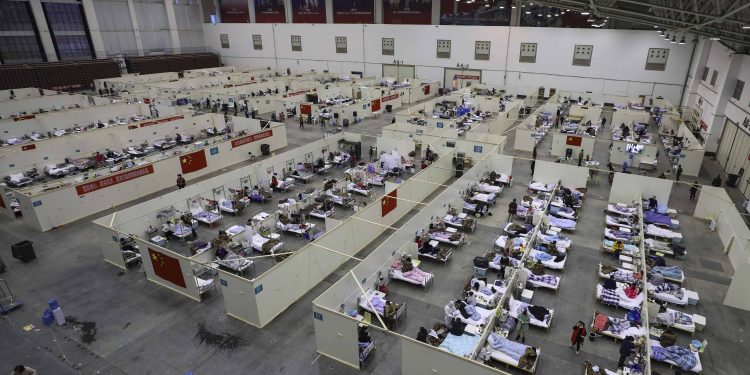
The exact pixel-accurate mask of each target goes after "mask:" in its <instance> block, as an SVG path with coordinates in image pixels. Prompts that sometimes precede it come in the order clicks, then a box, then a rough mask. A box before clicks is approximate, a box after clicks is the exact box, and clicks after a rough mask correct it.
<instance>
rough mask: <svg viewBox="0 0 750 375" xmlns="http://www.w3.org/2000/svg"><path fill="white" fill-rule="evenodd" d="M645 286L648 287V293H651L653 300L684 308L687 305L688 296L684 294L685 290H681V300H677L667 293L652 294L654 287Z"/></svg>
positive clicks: (650, 285) (651, 285)
mask: <svg viewBox="0 0 750 375" xmlns="http://www.w3.org/2000/svg"><path fill="white" fill-rule="evenodd" d="M647 285H648V290H649V293H652V294H653V296H654V298H656V299H658V300H660V301H664V302H668V303H672V304H675V305H681V306H685V305H687V304H688V296H687V293H685V288H682V292H683V293H682V299H679V298H677V297H676V296H674V295H672V294H669V293H656V292H654V288H655V286H654V285H653V284H651V283H648V284H647Z"/></svg>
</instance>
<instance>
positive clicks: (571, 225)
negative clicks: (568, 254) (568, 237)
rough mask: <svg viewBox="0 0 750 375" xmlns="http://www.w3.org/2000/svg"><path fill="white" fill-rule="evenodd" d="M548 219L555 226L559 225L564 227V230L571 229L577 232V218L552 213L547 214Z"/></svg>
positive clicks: (561, 227)
mask: <svg viewBox="0 0 750 375" xmlns="http://www.w3.org/2000/svg"><path fill="white" fill-rule="evenodd" d="M547 219H549V223H550V225H552V226H553V227H558V228H560V229H564V230H567V231H571V232H575V230H576V224H577V222H576V221H575V220H571V219H565V218H561V217H555V216H552V215H547Z"/></svg>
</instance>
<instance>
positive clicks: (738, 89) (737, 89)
mask: <svg viewBox="0 0 750 375" xmlns="http://www.w3.org/2000/svg"><path fill="white" fill-rule="evenodd" d="M744 88H745V82H744V81H741V80H739V79H738V80H737V83H735V84H734V93H732V97H733V98H735V99H737V100H740V97H741V96H742V89H744Z"/></svg>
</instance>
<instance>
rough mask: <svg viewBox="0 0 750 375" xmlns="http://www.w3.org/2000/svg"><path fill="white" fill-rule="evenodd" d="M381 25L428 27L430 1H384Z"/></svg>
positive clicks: (430, 10)
mask: <svg viewBox="0 0 750 375" xmlns="http://www.w3.org/2000/svg"><path fill="white" fill-rule="evenodd" d="M383 23H389V24H403V25H429V24H431V23H432V0H410V1H399V0H384V1H383Z"/></svg>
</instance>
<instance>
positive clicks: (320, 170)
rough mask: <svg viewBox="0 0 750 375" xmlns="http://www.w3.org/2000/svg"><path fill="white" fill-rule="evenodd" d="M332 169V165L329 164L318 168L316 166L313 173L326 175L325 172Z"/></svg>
mask: <svg viewBox="0 0 750 375" xmlns="http://www.w3.org/2000/svg"><path fill="white" fill-rule="evenodd" d="M332 167H333V165H331V164H328V163H325V164H323V165H322V166H320V165H317V166H315V167H313V172H315V173H317V174H325V173H327V172H328V170H329V169H331V168H332Z"/></svg>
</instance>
